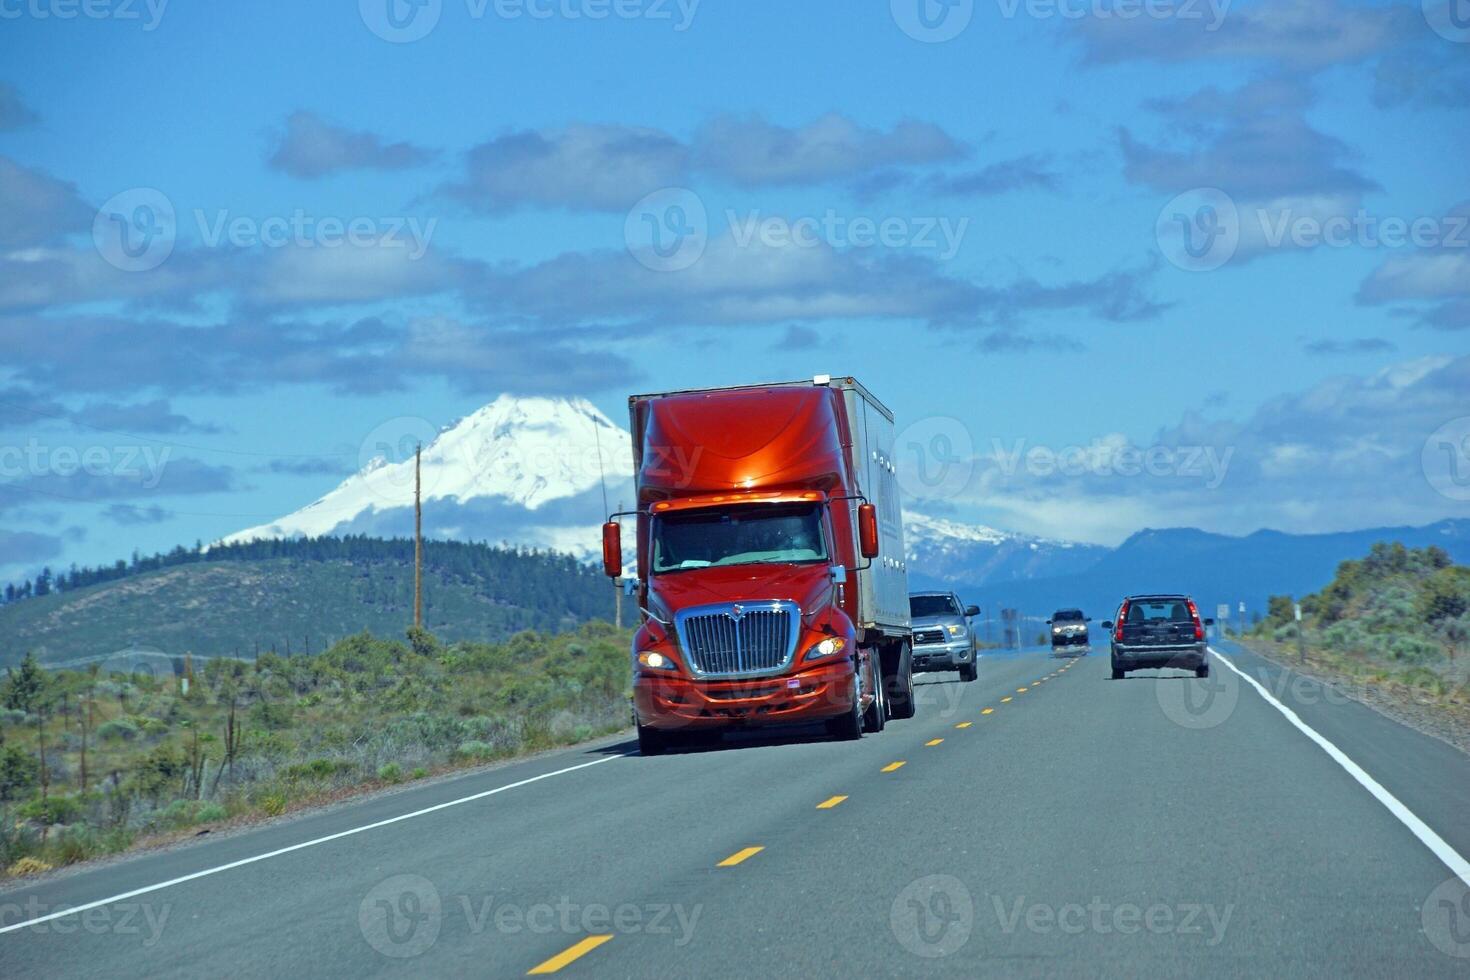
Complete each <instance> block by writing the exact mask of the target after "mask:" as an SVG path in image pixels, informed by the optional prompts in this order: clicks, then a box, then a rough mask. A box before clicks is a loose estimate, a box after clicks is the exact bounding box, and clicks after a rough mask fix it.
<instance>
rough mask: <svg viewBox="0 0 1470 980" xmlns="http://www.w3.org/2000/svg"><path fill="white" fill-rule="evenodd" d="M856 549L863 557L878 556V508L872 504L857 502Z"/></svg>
mask: <svg viewBox="0 0 1470 980" xmlns="http://www.w3.org/2000/svg"><path fill="white" fill-rule="evenodd" d="M858 549H859V550H860V551H862V553H863V557H864V558H877V557H878V552H879V550H880V549H879V547H878V508H877V507H874V506H873V505H872V504H858Z"/></svg>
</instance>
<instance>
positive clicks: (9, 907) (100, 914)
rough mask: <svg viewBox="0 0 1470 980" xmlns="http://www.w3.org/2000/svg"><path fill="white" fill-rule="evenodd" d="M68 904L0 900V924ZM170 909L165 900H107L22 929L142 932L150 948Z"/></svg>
mask: <svg viewBox="0 0 1470 980" xmlns="http://www.w3.org/2000/svg"><path fill="white" fill-rule="evenodd" d="M69 907H70V906H66V905H48V904H46V903H45V902H42V901H41V900H40V899H38V898H37V897H36V896H34V895H31V896H30V897H28V898H27V899H26V900H25V901H24V902H0V926H10V925H17V924H19V923H24V922H32V920H34V919H40V918H43V917H45V916H48V915H53V914H55V913H57V912H65V911H67V909H68V908H69ZM172 911H173V906H172V905H171V904H169V903H168V902H164V903H162V904H154V903H152V902H111V903H109V904H107V905H98V906H96V907H95V908H90V909H84V910H82V911H80V912H76V913H74V914H71V915H62V916H59V917H58V918H55V919H50V920H48V921H46V922H33V924H32V925H28V926H26V927H25V929H24V930H22V931H24V932H33V933H36V934H38V935H57V936H71V935H75V934H76V933H78V932H82V933H86V934H87V935H90V936H103V935H107V936H142V937H143V947H144V948H145V949H151V948H152V947H153V946H155V945H157V943H158V940H159V939H160V938H161V937H162V936H163V929H164V926H166V925H168V917H169V913H170V912H172Z"/></svg>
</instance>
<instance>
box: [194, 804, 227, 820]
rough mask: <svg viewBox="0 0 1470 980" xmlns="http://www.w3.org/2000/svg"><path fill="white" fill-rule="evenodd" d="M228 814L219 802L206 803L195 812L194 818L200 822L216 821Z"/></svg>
mask: <svg viewBox="0 0 1470 980" xmlns="http://www.w3.org/2000/svg"><path fill="white" fill-rule="evenodd" d="M228 816H229V813H228V811H226V810H225V808H224V807H222V806H220V805H219V804H218V803H206V804H204V805H203V806H201V807H200V808H199V810H198V812H197V813H195V814H194V819H195V821H197V822H198V823H215V822H217V821H220V820H224V819H225V818H226V817H228Z"/></svg>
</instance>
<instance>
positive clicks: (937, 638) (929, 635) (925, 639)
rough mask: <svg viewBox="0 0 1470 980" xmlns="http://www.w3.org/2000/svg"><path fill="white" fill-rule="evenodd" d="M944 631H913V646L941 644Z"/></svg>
mask: <svg viewBox="0 0 1470 980" xmlns="http://www.w3.org/2000/svg"><path fill="white" fill-rule="evenodd" d="M943 642H944V630H936V629H925V630H914V646H926V645H928V644H931V643H943Z"/></svg>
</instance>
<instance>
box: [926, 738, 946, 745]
mask: <svg viewBox="0 0 1470 980" xmlns="http://www.w3.org/2000/svg"><path fill="white" fill-rule="evenodd" d="M942 741H944V739H942V738H931V739H930V740H929V741H927V742H925V743H924V744H925V745H938V744H939V743H940V742H942Z"/></svg>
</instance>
